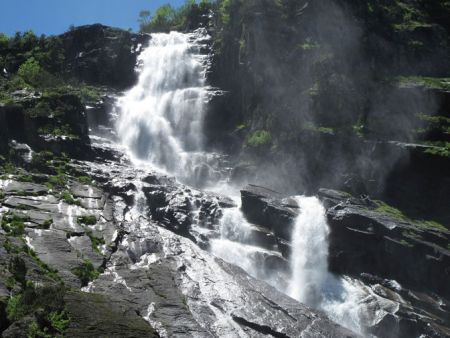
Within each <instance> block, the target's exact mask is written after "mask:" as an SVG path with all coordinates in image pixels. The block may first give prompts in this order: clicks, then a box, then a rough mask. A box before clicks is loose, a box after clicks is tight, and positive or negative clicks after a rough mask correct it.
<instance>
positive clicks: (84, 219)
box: [77, 215, 97, 225]
mask: <svg viewBox="0 0 450 338" xmlns="http://www.w3.org/2000/svg"><path fill="white" fill-rule="evenodd" d="M77 220H78V223H79V224H84V225H95V224H96V223H97V217H95V216H94V215H87V216H79V217H78V219H77Z"/></svg>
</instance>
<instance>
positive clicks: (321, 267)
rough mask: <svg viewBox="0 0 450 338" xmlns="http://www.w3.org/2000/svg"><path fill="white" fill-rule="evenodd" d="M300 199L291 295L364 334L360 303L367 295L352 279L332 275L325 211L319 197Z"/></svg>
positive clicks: (294, 243) (294, 244)
mask: <svg viewBox="0 0 450 338" xmlns="http://www.w3.org/2000/svg"><path fill="white" fill-rule="evenodd" d="M296 199H297V203H298V205H299V208H300V214H299V215H298V217H297V220H296V222H295V226H294V230H293V233H292V254H291V262H290V265H291V274H292V276H291V280H290V283H289V288H288V295H289V296H291V297H292V298H294V299H297V300H298V301H300V302H302V303H304V304H306V305H309V306H311V307H312V308H316V309H320V310H322V311H324V312H325V313H326V314H327V315H328V316H329V317H330V318H331V319H333V320H334V321H336V322H337V323H340V324H341V325H344V326H346V327H348V328H350V329H352V330H353V331H355V332H359V333H362V327H361V323H360V322H361V320H360V312H361V311H363V307H364V306H363V305H361V304H359V303H360V301H361V300H362V299H363V298H364V297H366V296H365V295H364V293H362V292H361V289H360V287H358V286H356V285H354V283H353V281H352V280H350V279H349V278H346V277H342V278H340V277H337V276H335V275H333V274H331V273H330V272H328V235H329V228H328V224H327V220H326V216H325V208H324V206H323V205H322V203H321V202H320V200H319V199H318V198H317V197H305V196H298V197H297V198H296Z"/></svg>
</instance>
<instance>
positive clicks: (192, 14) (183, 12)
mask: <svg viewBox="0 0 450 338" xmlns="http://www.w3.org/2000/svg"><path fill="white" fill-rule="evenodd" d="M211 8H212V3H211V2H210V1H208V0H201V1H195V0H186V1H185V3H184V5H182V6H180V7H178V8H173V7H172V6H171V5H169V4H165V5H162V6H160V7H159V8H157V9H156V11H155V13H154V14H153V15H152V14H151V13H150V11H148V10H142V11H141V12H140V13H139V20H138V22H139V24H140V30H141V32H145V33H152V32H168V31H171V30H178V31H180V30H181V31H182V30H186V29H189V28H193V27H194V26H198V25H199V23H200V22H203V21H204V20H205V19H204V18H205V16H206V15H207V14H208V11H209V10H210V9H211Z"/></svg>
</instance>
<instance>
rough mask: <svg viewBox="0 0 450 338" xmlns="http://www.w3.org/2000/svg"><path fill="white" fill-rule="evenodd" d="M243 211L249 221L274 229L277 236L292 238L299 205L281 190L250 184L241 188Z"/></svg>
mask: <svg viewBox="0 0 450 338" xmlns="http://www.w3.org/2000/svg"><path fill="white" fill-rule="evenodd" d="M241 199H242V212H243V213H244V215H245V217H246V218H247V219H248V221H249V222H251V223H255V224H257V225H260V226H262V227H265V228H267V229H270V230H272V231H273V233H274V234H275V236H277V237H280V238H283V239H285V240H290V238H291V234H292V227H293V225H294V222H295V218H296V217H297V216H298V214H299V211H300V210H299V207H298V205H297V203H296V201H295V199H292V198H286V196H284V195H282V194H281V193H279V192H276V191H273V190H270V189H267V188H264V187H260V186H256V185H251V184H250V185H248V186H246V187H245V188H244V189H243V190H241Z"/></svg>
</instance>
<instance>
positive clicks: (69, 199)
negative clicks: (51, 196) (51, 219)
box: [61, 190, 80, 205]
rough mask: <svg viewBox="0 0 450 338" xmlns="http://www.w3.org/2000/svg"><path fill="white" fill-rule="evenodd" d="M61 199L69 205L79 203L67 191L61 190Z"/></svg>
mask: <svg viewBox="0 0 450 338" xmlns="http://www.w3.org/2000/svg"><path fill="white" fill-rule="evenodd" d="M61 199H62V200H63V201H64V202H66V203H67V204H70V205H79V204H80V202H79V201H77V200H76V199H75V198H74V197H73V195H72V194H71V193H70V192H69V191H67V190H66V191H63V192H62V193H61Z"/></svg>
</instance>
